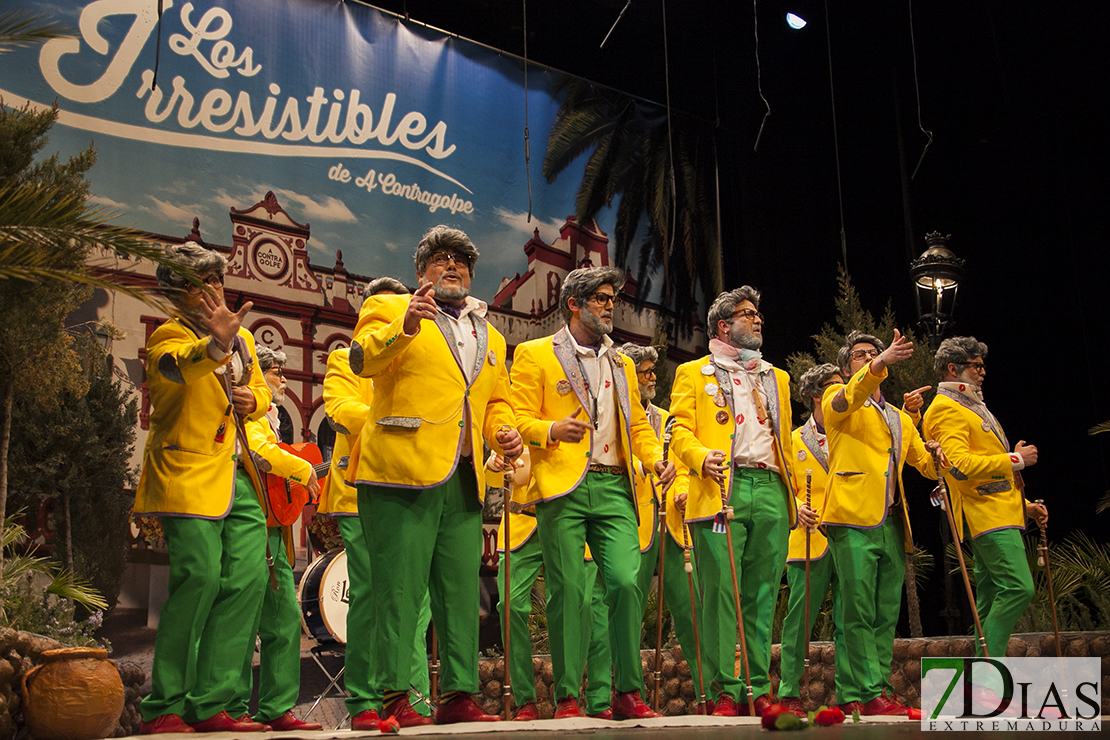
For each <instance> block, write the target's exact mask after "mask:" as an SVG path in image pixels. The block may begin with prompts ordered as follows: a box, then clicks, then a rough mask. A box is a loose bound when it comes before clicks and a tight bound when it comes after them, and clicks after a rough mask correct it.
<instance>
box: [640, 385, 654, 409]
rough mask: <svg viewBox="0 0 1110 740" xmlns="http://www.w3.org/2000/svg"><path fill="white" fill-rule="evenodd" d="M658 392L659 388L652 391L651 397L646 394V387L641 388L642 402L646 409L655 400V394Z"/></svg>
mask: <svg viewBox="0 0 1110 740" xmlns="http://www.w3.org/2000/svg"><path fill="white" fill-rule="evenodd" d="M657 392H658V388H654V389H652V391H651V395H650V396H649V395H648V394H647V393H645V392H644V387H643V386H640V400H641V401H643V402H644V407H645V408H647V405H648V403H649V402H651V401H654V400H655V394H656V393H657Z"/></svg>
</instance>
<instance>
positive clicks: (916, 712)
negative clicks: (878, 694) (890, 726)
mask: <svg viewBox="0 0 1110 740" xmlns="http://www.w3.org/2000/svg"><path fill="white" fill-rule="evenodd" d="M882 697H883V698H884V699H886V700H887V701H888V702H890V703H891V704H893V705H895V706H899V707H901V708H902V709H905V710H906V718H907V719H915V720H920V719H921V710H920V709H916V708H914V707H908V706H906V705H905V704H903V703H902V700H901V699H899V698H898V697H897V696H896V695H894V694H888V693H887V690H886V689H883V693H882Z"/></svg>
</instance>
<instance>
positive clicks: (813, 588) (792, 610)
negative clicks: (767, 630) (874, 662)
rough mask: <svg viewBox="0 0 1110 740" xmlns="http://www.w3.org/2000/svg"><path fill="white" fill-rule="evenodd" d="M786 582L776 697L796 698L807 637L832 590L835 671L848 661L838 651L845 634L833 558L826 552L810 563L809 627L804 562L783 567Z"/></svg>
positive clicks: (803, 666)
mask: <svg viewBox="0 0 1110 740" xmlns="http://www.w3.org/2000/svg"><path fill="white" fill-rule="evenodd" d="M786 582H787V584H788V585H789V586H790V596H789V598H788V601H787V607H786V618H785V619H784V620H783V623H782V659H781V663H780V666H781V668H782V682H781V683H780V684H779V697H788V696H792V697H798V696H800V694H799V685H800V682H801V680H802V673H803V671H804V670H805V646H806V634H807V633H808V632H810V631H811V630H812V629H813V623H814V622H815V621H817V613H818V612H819V611H820V609H821V604H822V603H824V601H825V593H826V592H827V591H828V590H829V588H830V587H831V588H832V619H833V643H834V644H835V646H836V661H837V670H838V671H839V670H840V661H841V660H847V657H848V656H847V653H846V652H845V651H844V650H842V649H841V647H842V645H843V640H844V633H843V631H842V630H841V629H840V622H841V619H842V618H843V617H842V616H841V614H840V583H839V581H838V579H837V577H836V568H834V567H833V559H832V555H830V554H829V552H828V551H827V550H826V551H825V554H824V555H823V556H822V557H821V558H820V559H819V560H811V561H810V563H809V624H808V625H807V624H805V621H806V564H805V561H801V562H794V563H787V564H786Z"/></svg>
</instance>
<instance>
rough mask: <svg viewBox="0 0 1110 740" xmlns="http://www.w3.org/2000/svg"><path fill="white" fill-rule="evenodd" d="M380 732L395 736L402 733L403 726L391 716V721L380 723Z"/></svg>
mask: <svg viewBox="0 0 1110 740" xmlns="http://www.w3.org/2000/svg"><path fill="white" fill-rule="evenodd" d="M378 730H380V731H381V732H382V733H383V734H386V735H395V734H397V733H398V732H400V731H401V725H400V724H399V723H398V722H397V718H396V717H393V716H391V717H390V718H389V719H383V720H382V721H381V722H379V723H378Z"/></svg>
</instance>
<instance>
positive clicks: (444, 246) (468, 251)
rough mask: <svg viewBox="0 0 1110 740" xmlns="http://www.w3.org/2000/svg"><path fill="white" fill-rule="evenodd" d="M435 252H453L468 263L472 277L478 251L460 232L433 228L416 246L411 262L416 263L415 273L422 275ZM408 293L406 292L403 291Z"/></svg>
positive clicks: (440, 227)
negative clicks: (464, 258)
mask: <svg viewBox="0 0 1110 740" xmlns="http://www.w3.org/2000/svg"><path fill="white" fill-rule="evenodd" d="M436 252H455V253H457V254H461V255H462V256H463V257H466V259H467V260H469V261H470V274H471V276H473V275H474V265H476V264H477V263H478V250H477V248H475V246H474V243H473V242H471V241H470V237H468V236H467V235H466V234H465V233H463V232H462V231H459V230H458V229H452V228H451V227H450V226H444V225H443V224H440V225H439V226H433V227H432V228H430V229H428V231H427V233H426V234H424V237H423V238H422V239H421V240H420V244H418V245H417V246H416V253H415V254H413V256H412V258H413V261H414V262H415V263H416V273H417V274H418V275H423V274H424V272H425V268H426V267H427V266H428V260H429V259H431V257H432V255H433V254H435V253H436ZM405 292H406V293H408V291H407V290H406V291H405Z"/></svg>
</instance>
